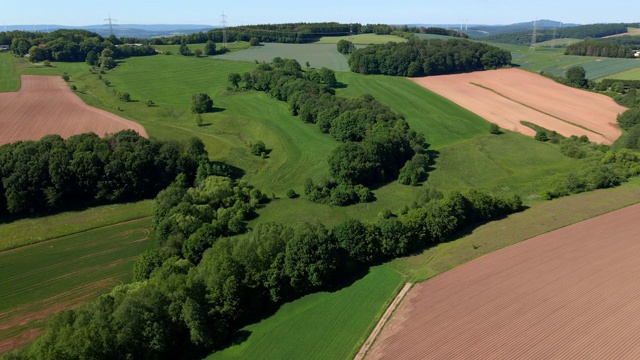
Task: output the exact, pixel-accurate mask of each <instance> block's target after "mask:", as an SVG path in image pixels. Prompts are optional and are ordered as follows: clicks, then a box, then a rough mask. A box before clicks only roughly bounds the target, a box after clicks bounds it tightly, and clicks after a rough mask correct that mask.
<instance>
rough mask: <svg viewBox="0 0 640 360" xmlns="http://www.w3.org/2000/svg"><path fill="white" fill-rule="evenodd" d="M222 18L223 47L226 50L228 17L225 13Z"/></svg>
mask: <svg viewBox="0 0 640 360" xmlns="http://www.w3.org/2000/svg"><path fill="white" fill-rule="evenodd" d="M220 17H221V18H222V21H221V23H222V44H223V46H224V47H225V48H226V47H227V15H225V14H224V11H223V12H222V15H221V16H220Z"/></svg>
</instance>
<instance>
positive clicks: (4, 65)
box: [0, 51, 20, 92]
mask: <svg viewBox="0 0 640 360" xmlns="http://www.w3.org/2000/svg"><path fill="white" fill-rule="evenodd" d="M15 61H16V58H15V57H14V56H13V54H11V53H10V52H8V51H7V52H0V92H6V91H18V89H20V77H19V76H18V72H17V71H16V66H15Z"/></svg>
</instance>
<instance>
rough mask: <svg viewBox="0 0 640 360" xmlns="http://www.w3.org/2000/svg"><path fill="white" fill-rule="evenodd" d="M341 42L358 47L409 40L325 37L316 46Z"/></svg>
mask: <svg viewBox="0 0 640 360" xmlns="http://www.w3.org/2000/svg"><path fill="white" fill-rule="evenodd" d="M340 40H347V41H351V42H352V43H354V44H356V45H369V44H386V43H388V42H390V41H392V42H406V41H407V39H405V38H401V37H399V36H395V35H376V34H357V35H351V36H348V35H347V36H323V37H321V38H320V40H318V41H317V42H316V43H315V44H337V43H338V42H339V41H340Z"/></svg>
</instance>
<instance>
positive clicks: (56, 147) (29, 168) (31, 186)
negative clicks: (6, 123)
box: [0, 130, 207, 216]
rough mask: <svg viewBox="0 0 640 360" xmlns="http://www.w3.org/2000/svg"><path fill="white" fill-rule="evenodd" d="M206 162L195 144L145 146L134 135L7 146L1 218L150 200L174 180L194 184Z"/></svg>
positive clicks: (0, 167) (0, 166)
mask: <svg viewBox="0 0 640 360" xmlns="http://www.w3.org/2000/svg"><path fill="white" fill-rule="evenodd" d="M205 159H207V153H206V151H205V149H204V145H203V144H202V141H201V140H200V139H198V138H192V139H191V140H190V141H189V142H187V143H180V142H176V141H161V140H155V139H151V140H150V139H146V138H144V137H141V136H140V135H138V133H136V132H135V131H133V130H123V131H120V132H118V133H116V134H113V135H110V136H107V137H104V138H99V137H98V135H96V134H94V133H86V134H80V135H75V136H71V137H70V138H69V139H66V140H65V139H63V138H61V137H60V136H59V135H48V136H45V137H43V138H42V139H40V140H38V141H20V142H15V143H11V144H6V145H3V146H1V147H0V180H1V181H0V215H11V216H25V215H29V214H33V213H37V214H43V213H45V212H50V211H61V210H65V209H69V208H77V207H82V206H90V205H97V204H111V203H118V202H126V201H134V200H139V199H149V198H153V197H155V196H156V195H157V194H158V192H159V191H160V190H162V189H164V188H165V187H167V186H168V185H169V184H170V183H171V182H173V181H174V179H175V177H176V176H177V175H178V174H185V176H186V177H187V179H188V180H189V181H191V182H193V181H194V179H195V177H196V172H197V170H198V166H199V164H200V163H201V162H203V161H204V160H205Z"/></svg>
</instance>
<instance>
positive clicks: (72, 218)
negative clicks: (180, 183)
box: [0, 200, 153, 251]
mask: <svg viewBox="0 0 640 360" xmlns="http://www.w3.org/2000/svg"><path fill="white" fill-rule="evenodd" d="M152 212H153V200H143V201H139V202H134V203H129V204H114V205H104V206H96V207H93V208H89V209H82V210H77V211H67V212H63V213H59V214H55V215H49V216H42V217H32V218H23V219H19V220H14V221H10V220H7V221H6V222H4V223H0V251H4V250H8V249H13V248H17V247H20V246H25V245H30V244H34V243H37V242H41V241H45V240H49V239H54V238H58V237H61V236H66V235H70V234H75V233H79V232H82V231H87V230H91V229H95V228H99V227H103V226H107V225H112V224H117V223H121V222H124V221H129V220H135V219H140V218H143V217H149V216H151V214H152Z"/></svg>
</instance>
